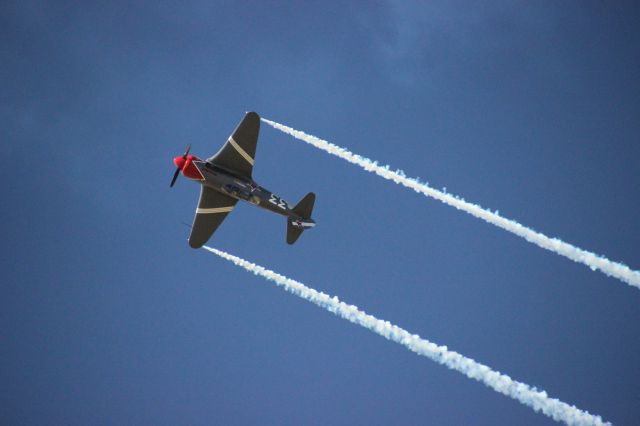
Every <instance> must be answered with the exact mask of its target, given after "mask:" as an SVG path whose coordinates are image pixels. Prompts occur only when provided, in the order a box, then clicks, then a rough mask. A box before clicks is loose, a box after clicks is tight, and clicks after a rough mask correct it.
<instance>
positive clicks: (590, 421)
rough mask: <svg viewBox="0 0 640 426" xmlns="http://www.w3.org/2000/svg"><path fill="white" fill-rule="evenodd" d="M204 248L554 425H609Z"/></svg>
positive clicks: (334, 300)
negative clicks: (557, 422)
mask: <svg viewBox="0 0 640 426" xmlns="http://www.w3.org/2000/svg"><path fill="white" fill-rule="evenodd" d="M203 248H204V249H206V250H208V251H210V252H212V253H215V254H217V255H218V256H220V257H222V258H223V259H226V260H229V261H231V262H233V263H234V264H236V265H238V266H240V267H242V268H244V269H246V270H247V271H249V272H253V273H254V274H256V275H260V276H262V277H264V278H266V279H267V280H269V281H273V282H275V283H276V284H277V285H278V286H282V287H284V288H285V289H286V290H287V291H289V292H291V293H293V294H295V295H296V296H298V297H301V298H302V299H305V300H308V301H309V302H311V303H314V304H316V305H318V306H320V307H321V308H324V309H326V310H327V311H329V312H332V313H333V314H335V315H337V316H339V317H341V318H344V319H346V320H348V321H350V322H352V323H354V324H358V325H361V326H362V327H364V328H367V329H369V330H371V331H373V332H374V333H376V334H379V335H380V336H382V337H385V338H387V339H389V340H391V341H393V342H396V343H399V344H401V345H403V346H405V347H407V348H408V349H409V350H411V351H413V352H415V353H417V354H418V355H422V356H425V357H427V358H429V359H431V360H433V361H435V362H437V363H439V364H443V365H445V366H447V367H449V368H450V369H452V370H456V371H458V372H460V373H462V374H464V375H465V376H467V377H469V378H471V379H474V380H477V381H479V382H482V383H484V384H485V385H487V386H488V387H490V388H492V389H493V390H495V391H496V392H498V393H501V394H503V395H506V396H508V397H510V398H513V399H515V400H517V401H520V402H521V403H522V404H524V405H526V406H529V407H531V408H533V410H534V411H536V412H538V411H540V412H542V413H543V414H545V415H547V416H549V417H551V418H552V419H554V420H556V421H562V422H565V423H566V424H568V425H606V424H610V423H607V422H605V421H603V420H602V418H601V417H600V416H595V415H592V414H589V413H588V412H586V411H583V410H580V409H579V408H576V407H575V406H573V405H569V404H567V403H566V402H562V401H560V400H559V399H556V398H551V397H549V396H548V395H547V393H546V392H545V391H541V390H537V389H535V388H532V387H530V386H529V385H526V384H524V383H520V382H517V381H515V380H513V379H511V378H510V377H509V376H507V375H505V374H502V373H500V372H498V371H494V370H492V369H491V368H489V367H487V366H486V365H483V364H480V363H478V362H476V361H474V360H473V359H471V358H467V357H465V356H463V355H460V354H459V353H457V352H454V351H450V350H449V349H447V347H446V346H438V345H436V344H435V343H431V342H430V341H428V340H426V339H422V338H420V336H418V335H417V334H410V333H409V332H408V331H406V330H404V329H402V328H400V327H398V326H396V325H393V324H391V323H390V322H389V321H383V320H380V319H378V318H376V317H374V316H372V315H369V314H367V313H365V312H363V311H361V310H359V309H358V308H357V307H356V306H353V305H348V304H346V303H344V302H341V301H340V300H339V299H338V298H337V297H336V296H333V297H331V296H329V295H327V294H325V293H322V292H318V291H316V290H314V289H312V288H309V287H307V286H305V285H304V284H302V283H300V282H298V281H295V280H292V279H291V278H287V277H285V276H284V275H280V274H278V273H276V272H273V271H271V270H269V269H266V268H263V267H262V266H259V265H256V264H255V263H251V262H249V261H248V260H244V259H241V258H239V257H237V256H234V255H232V254H229V253H226V252H224V251H221V250H218V249H215V248H211V247H207V246H204V247H203Z"/></svg>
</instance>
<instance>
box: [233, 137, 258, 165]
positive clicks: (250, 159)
mask: <svg viewBox="0 0 640 426" xmlns="http://www.w3.org/2000/svg"><path fill="white" fill-rule="evenodd" d="M229 143H230V144H231V146H233V147H234V148H235V149H236V151H238V153H239V154H240V155H242V158H244V159H245V160H247V162H248V163H249V164H251V165H252V166H253V158H251V156H250V155H249V154H247V151H245V150H244V149H242V147H241V146H240V145H238V143H237V142H236V141H234V140H233V138H232V137H229Z"/></svg>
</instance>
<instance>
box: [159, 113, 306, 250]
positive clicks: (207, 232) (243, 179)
mask: <svg viewBox="0 0 640 426" xmlns="http://www.w3.org/2000/svg"><path fill="white" fill-rule="evenodd" d="M259 132H260V116H259V115H258V114H257V113H255V112H247V113H246V115H245V116H244V118H243V119H242V121H240V124H238V127H237V128H236V130H235V131H234V132H233V133H232V134H231V136H230V137H229V139H228V140H227V142H226V143H225V144H224V145H223V146H222V148H221V149H220V150H219V151H218V152H217V153H216V154H215V155H214V156H212V157H210V158H207V159H206V160H201V159H200V158H198V157H196V156H195V155H189V150H190V149H191V145H189V146H188V147H187V149H186V151H185V152H184V154H183V155H181V156H178V157H175V158H174V159H173V163H174V164H175V165H176V166H177V170H176V172H175V173H174V175H173V179H171V185H170V187H173V185H174V184H175V183H176V179H177V178H178V175H179V174H180V172H182V174H183V175H184V176H185V177H187V178H189V179H192V180H195V181H196V182H199V183H200V184H201V187H200V200H199V201H198V207H197V209H196V215H195V218H194V219H193V225H192V226H191V235H190V236H189V245H190V246H191V247H193V248H200V247H202V246H203V245H204V244H205V243H206V242H207V241H208V240H209V238H211V235H213V233H214V232H215V230H216V229H217V228H218V226H220V224H221V223H222V221H223V220H224V219H225V217H227V215H228V214H229V212H231V210H233V208H234V206H235V205H236V203H237V202H238V200H244V201H248V202H249V203H251V204H254V205H256V206H258V207H262V208H263V209H266V210H269V211H272V212H274V213H277V214H280V215H282V216H286V218H287V243H288V244H293V243H295V242H296V240H297V239H298V237H300V235H301V234H302V232H303V231H304V230H305V229H308V228H313V227H314V226H315V224H316V223H315V222H314V221H313V219H311V211H312V210H313V205H314V203H315V200H316V196H315V194H314V193H313V192H310V193H308V194H307V195H306V196H305V197H304V198H303V199H302V200H301V201H300V202H299V203H298V204H296V205H295V206H291V205H290V204H289V203H287V202H286V201H285V200H284V199H283V198H282V197H280V196H278V195H276V194H274V193H273V192H271V191H269V190H267V189H265V188H263V187H262V186H260V185H258V184H257V183H256V182H255V181H254V180H253V178H252V177H251V172H252V170H253V164H254V161H255V155H256V145H257V143H258V133H259Z"/></svg>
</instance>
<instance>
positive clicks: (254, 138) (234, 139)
mask: <svg viewBox="0 0 640 426" xmlns="http://www.w3.org/2000/svg"><path fill="white" fill-rule="evenodd" d="M259 132H260V116H259V115H258V114H256V113H255V112H248V113H247V114H246V115H245V116H244V118H243V119H242V121H241V122H240V124H238V127H237V128H236V130H235V131H234V132H233V134H232V135H231V136H229V139H228V140H227V142H226V143H225V144H224V145H223V147H222V148H221V149H220V151H218V152H217V153H216V155H214V156H213V157H211V158H208V159H207V161H208V162H210V163H213V164H215V165H217V166H219V167H222V168H224V169H227V170H229V171H230V172H233V173H235V174H236V175H238V176H240V177H244V178H247V179H251V172H252V170H253V163H254V161H255V157H256V145H257V143H258V133H259Z"/></svg>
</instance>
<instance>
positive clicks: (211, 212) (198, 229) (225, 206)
mask: <svg viewBox="0 0 640 426" xmlns="http://www.w3.org/2000/svg"><path fill="white" fill-rule="evenodd" d="M237 202H238V200H236V199H235V198H232V197H229V196H228V195H224V194H222V193H220V192H218V191H216V190H214V189H211V188H209V187H206V186H204V185H203V186H202V187H201V189H200V201H199V202H198V208H197V209H196V217H195V218H194V219H193V226H192V227H191V235H190V236H189V245H190V246H191V247H193V248H200V247H202V246H203V245H204V243H206V242H207V241H208V240H209V238H211V235H213V233H214V232H215V230H216V229H218V226H220V224H221V223H222V221H223V220H224V218H225V217H227V215H228V214H229V212H230V211H231V210H233V207H234V206H235V205H236V203H237Z"/></svg>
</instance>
